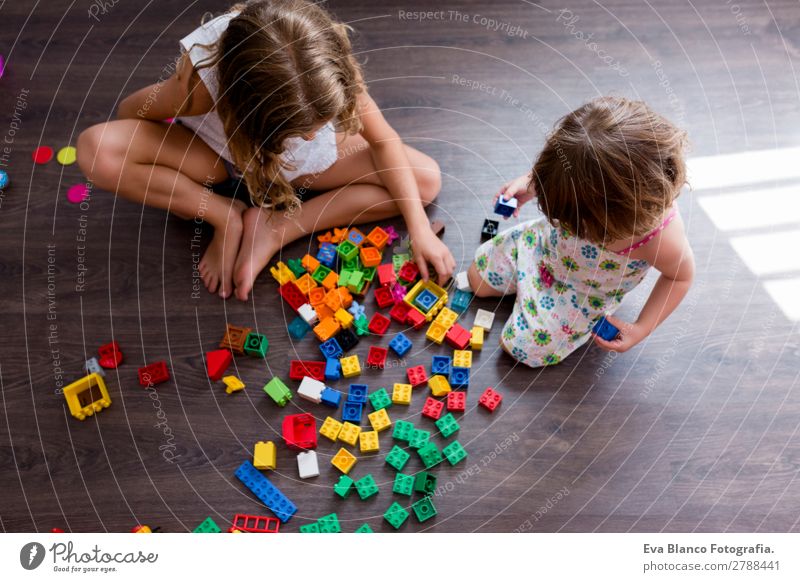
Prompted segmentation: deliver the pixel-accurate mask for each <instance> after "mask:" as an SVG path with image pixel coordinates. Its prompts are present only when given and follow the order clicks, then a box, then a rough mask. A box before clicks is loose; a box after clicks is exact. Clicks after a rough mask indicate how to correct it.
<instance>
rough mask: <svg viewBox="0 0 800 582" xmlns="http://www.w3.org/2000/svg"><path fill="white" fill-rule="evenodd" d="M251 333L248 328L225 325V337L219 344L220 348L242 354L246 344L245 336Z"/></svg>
mask: <svg viewBox="0 0 800 582" xmlns="http://www.w3.org/2000/svg"><path fill="white" fill-rule="evenodd" d="M251 331H252V329H251V328H249V327H239V326H236V325H231V324H230V323H229V324H227V326H226V329H225V335H223V336H222V340H221V341H220V342H219V347H220V348H227V349H229V350H231V351H233V352H236V353H237V354H243V353H244V346H245V343H246V342H247V334H249V333H250V332H251Z"/></svg>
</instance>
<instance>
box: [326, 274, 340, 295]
mask: <svg viewBox="0 0 800 582" xmlns="http://www.w3.org/2000/svg"><path fill="white" fill-rule="evenodd" d="M338 284H339V274H338V273H334V272H333V271H331V272H330V273H328V276H327V277H325V278H324V279H323V280H322V286H323V287H325V291H331V290H332V289H336V286H337V285H338Z"/></svg>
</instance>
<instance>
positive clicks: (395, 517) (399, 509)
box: [383, 501, 411, 529]
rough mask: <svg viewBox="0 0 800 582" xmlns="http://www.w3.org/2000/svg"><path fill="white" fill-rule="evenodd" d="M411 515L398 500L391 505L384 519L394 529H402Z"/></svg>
mask: <svg viewBox="0 0 800 582" xmlns="http://www.w3.org/2000/svg"><path fill="white" fill-rule="evenodd" d="M409 515H411V514H410V513H408V512H407V511H406V510H405V509H403V506H402V505H400V504H399V503H397V502H396V501H395V502H394V503H392V504H391V505H390V506H389V509H387V510H386V513H384V514H383V519H385V520H386V521H388V522H389V525H391V526H392V527H393V528H394V529H400V526H402V525H403V524H404V523H405V521H406V520H407V519H408V516H409Z"/></svg>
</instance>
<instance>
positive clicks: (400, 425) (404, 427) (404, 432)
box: [392, 420, 416, 442]
mask: <svg viewBox="0 0 800 582" xmlns="http://www.w3.org/2000/svg"><path fill="white" fill-rule="evenodd" d="M414 430H416V429H415V428H414V424H413V423H411V422H408V421H407V420H398V421H397V422H396V423H394V430H393V431H392V438H393V439H395V440H397V441H404V442H410V441H411V437H413V436H414Z"/></svg>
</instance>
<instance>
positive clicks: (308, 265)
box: [300, 255, 319, 273]
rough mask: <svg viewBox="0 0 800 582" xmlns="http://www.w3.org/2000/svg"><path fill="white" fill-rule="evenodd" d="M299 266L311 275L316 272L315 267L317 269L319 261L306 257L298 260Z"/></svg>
mask: <svg viewBox="0 0 800 582" xmlns="http://www.w3.org/2000/svg"><path fill="white" fill-rule="evenodd" d="M300 264H301V265H303V268H304V269H305V270H306V271H308V272H309V273H313V272H314V271H316V270H317V267H319V261H318V260H317V259H316V258H315V257H312V256H311V255H306V256H305V257H303V258H302V259H300Z"/></svg>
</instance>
